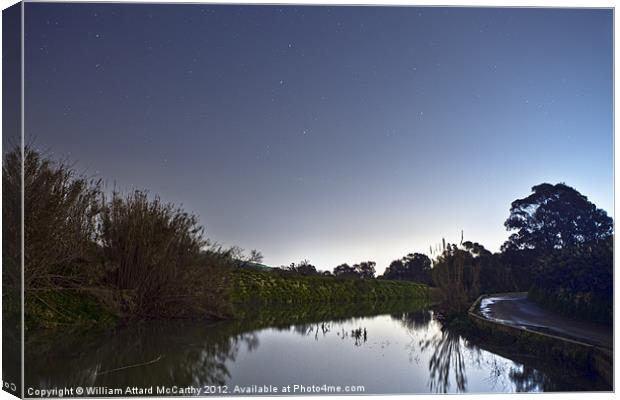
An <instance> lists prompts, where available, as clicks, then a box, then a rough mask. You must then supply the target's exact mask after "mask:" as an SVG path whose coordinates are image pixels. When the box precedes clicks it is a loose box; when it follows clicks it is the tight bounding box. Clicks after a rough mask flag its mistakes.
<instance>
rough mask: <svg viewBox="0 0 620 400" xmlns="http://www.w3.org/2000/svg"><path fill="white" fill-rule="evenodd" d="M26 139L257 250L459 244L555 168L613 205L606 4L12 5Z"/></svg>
mask: <svg viewBox="0 0 620 400" xmlns="http://www.w3.org/2000/svg"><path fill="white" fill-rule="evenodd" d="M25 19H26V25H25V32H26V41H25V60H26V69H25V90H26V91H25V96H26V97H25V106H26V112H25V121H26V123H25V135H26V141H27V142H33V143H34V144H35V146H36V147H37V148H39V149H45V150H48V151H49V152H51V153H53V155H54V157H63V158H68V159H70V160H72V161H75V162H76V167H77V168H78V170H80V171H81V172H84V173H86V174H90V175H96V176H99V177H101V178H103V179H104V180H105V181H106V182H107V188H108V190H112V189H113V188H114V186H115V185H116V187H117V189H121V190H123V191H125V192H127V191H129V190H131V189H132V188H142V189H148V190H149V191H150V193H153V194H159V195H160V196H161V198H162V199H163V200H165V201H170V202H174V203H176V204H178V205H182V207H183V208H185V209H186V210H187V211H190V212H193V213H195V214H196V215H198V216H199V218H200V221H201V223H203V224H204V226H205V227H206V232H207V236H208V237H209V238H211V239H212V240H215V241H217V242H220V243H223V244H226V245H233V244H235V245H239V246H241V247H243V248H246V249H252V248H256V249H258V250H261V251H262V252H263V254H264V255H265V260H264V262H265V263H266V264H269V265H274V266H277V265H282V264H289V263H291V262H297V261H300V260H302V259H308V260H310V262H312V263H313V264H314V265H316V266H317V267H318V268H319V269H332V268H333V267H335V266H336V265H338V264H339V263H343V262H348V263H350V264H351V263H356V262H360V261H365V260H374V261H376V262H377V271H378V272H382V271H383V269H384V268H385V267H386V266H387V265H388V264H389V262H390V261H391V260H393V259H396V258H400V257H402V256H404V255H405V254H407V253H409V252H426V253H428V248H429V246H430V245H435V244H436V243H439V242H441V238H442V237H445V238H446V240H447V241H458V240H460V232H461V230H464V233H465V239H469V240H472V241H478V242H480V243H482V244H483V245H485V246H486V247H487V248H489V249H491V250H498V249H499V246H500V245H501V243H502V242H503V241H504V240H505V239H506V238H507V236H508V234H509V233H508V232H507V231H506V230H505V228H504V226H503V222H504V221H505V220H506V218H507V217H508V213H509V207H510V203H511V202H512V201H513V200H515V199H517V198H521V197H525V196H527V195H528V194H529V193H530V188H531V187H532V186H533V185H536V184H539V183H542V182H549V183H557V182H565V183H567V184H569V185H571V186H573V187H575V188H576V189H577V190H579V191H580V192H581V193H583V194H585V195H586V196H588V197H589V199H590V200H591V201H593V202H594V203H595V204H596V205H597V206H599V207H601V208H603V209H605V210H606V211H608V212H609V213H610V215H611V216H613V125H612V124H613V120H612V117H613V111H612V73H613V70H612V26H613V25H612V24H613V21H612V11H611V10H602V9H599V10H587V9H580V10H567V9H508V8H504V9H483V8H413V7H410V8H383V7H309V6H308V7H300V6H296V7H293V6H269V7H267V6H213V5H211V6H209V5H178V4H177V5H145V4H129V5H119V4H91V5H89V4H41V3H28V4H26V16H25Z"/></svg>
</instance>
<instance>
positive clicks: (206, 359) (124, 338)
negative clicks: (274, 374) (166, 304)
mask: <svg viewBox="0 0 620 400" xmlns="http://www.w3.org/2000/svg"><path fill="white" fill-rule="evenodd" d="M237 328H238V327H235V326H234V324H227V323H221V324H214V325H211V326H209V325H204V326H200V325H195V324H187V325H186V324H183V323H175V324H164V325H162V324H159V325H153V324H148V325H144V326H143V325H138V326H135V327H131V328H125V329H119V330H117V331H115V332H111V333H108V334H101V332H90V333H83V332H82V333H81V334H74V335H72V334H68V333H66V332H65V333H55V334H52V337H50V334H47V335H44V336H43V337H34V338H31V340H30V341H29V344H28V346H27V347H26V349H27V352H26V360H25V361H26V364H27V366H28V367H27V368H26V371H27V376H26V386H33V387H40V388H48V387H54V386H59V385H66V386H73V387H75V386H107V387H124V386H129V385H131V386H134V385H138V386H139V385H144V386H150V385H152V384H153V382H157V384H159V385H170V386H172V385H177V386H187V385H193V386H203V385H223V384H225V383H226V382H227V381H228V380H229V378H230V373H229V371H228V368H227V367H226V363H227V362H228V361H234V360H235V359H236V357H237V354H238V353H239V350H240V346H241V345H245V346H246V347H247V350H248V351H253V350H255V349H256V348H257V347H258V346H259V341H258V336H257V335H256V334H255V333H236V332H239V331H238V329H237ZM51 346H53V347H54V349H53V351H51V350H52V349H50V347H51ZM59 347H60V348H59ZM78 349H79V350H78ZM49 354H54V356H53V358H50V359H45V357H49V356H47V355H49ZM58 365H62V366H63V368H62V369H61V368H58Z"/></svg>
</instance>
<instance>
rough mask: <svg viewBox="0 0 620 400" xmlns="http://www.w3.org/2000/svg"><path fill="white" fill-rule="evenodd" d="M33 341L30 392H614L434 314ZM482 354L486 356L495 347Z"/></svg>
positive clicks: (187, 326) (60, 335)
mask: <svg viewBox="0 0 620 400" xmlns="http://www.w3.org/2000/svg"><path fill="white" fill-rule="evenodd" d="M299 320H303V321H308V320H313V321H317V320H318V321H320V318H314V319H310V318H304V319H301V318H300V319H299ZM261 321H262V322H261ZM268 321H269V322H268ZM265 326H267V328H262V327H265ZM269 326H270V327H269ZM274 326H279V328H276V327H274ZM30 336H31V337H30V338H29V340H28V344H27V346H26V350H27V351H26V361H25V363H26V372H27V375H26V386H27V387H28V386H35V387H38V388H53V387H57V386H58V387H59V386H74V387H75V386H106V387H126V386H130V385H131V386H133V385H137V386H150V385H167V386H172V385H177V386H186V385H194V386H203V385H223V384H227V385H228V386H229V388H230V390H232V389H233V388H234V385H240V386H250V385H274V386H277V387H281V386H285V385H295V384H299V385H319V386H320V385H335V386H336V385H340V386H345V385H364V386H365V388H366V393H429V392H430V393H433V392H444V391H445V392H474V393H476V392H478V393H480V392H513V391H566V390H607V389H608V388H606V387H601V384H600V383H599V382H597V381H592V380H589V378H586V377H584V376H583V374H582V373H581V372H580V371H576V370H571V369H570V368H567V366H565V365H563V366H562V368H561V369H559V368H558V367H557V366H555V365H552V366H549V365H546V366H541V365H540V362H536V363H535V364H532V363H533V361H534V360H533V359H531V358H522V357H521V358H519V357H518V358H516V360H518V362H513V361H511V360H509V359H507V358H504V357H502V356H500V355H497V354H495V353H492V352H490V351H486V350H482V349H481V348H480V347H478V346H476V345H473V344H471V343H469V342H468V341H466V340H465V339H463V338H462V337H461V336H459V335H457V334H456V333H454V332H452V331H450V330H448V329H444V330H443V331H442V329H441V325H440V324H439V322H437V321H436V320H434V319H433V318H432V314H431V313H430V312H427V311H416V312H409V313H396V314H392V315H388V314H384V315H379V316H375V317H367V318H352V319H347V320H338V321H331V322H330V321H326V322H318V323H316V322H312V323H306V324H296V325H290V324H287V323H286V322H279V321H278V319H277V318H275V317H273V318H268V319H263V320H261V319H260V318H258V319H257V320H256V321H251V320H244V321H224V322H220V323H214V324H209V323H200V322H187V321H186V322H175V323H153V324H137V325H135V326H131V327H126V328H120V329H117V330H114V331H104V332H99V333H93V332H82V333H67V332H61V331H57V332H51V333H44V334H43V333H42V334H40V335H37V334H32V335H30ZM480 346H482V347H483V348H485V349H487V346H488V343H480ZM509 350H510V349H506V348H504V347H502V348H501V350H499V349H495V350H493V351H494V352H499V354H505V353H504V351H509ZM507 354H511V353H507ZM513 356H514V355H510V356H509V357H513ZM153 360H155V361H153ZM539 361H540V360H539ZM521 362H523V363H525V365H522V364H520V363H521ZM59 366H62V368H59ZM131 366H134V367H131ZM115 371H116V372H115ZM543 371H544V372H543Z"/></svg>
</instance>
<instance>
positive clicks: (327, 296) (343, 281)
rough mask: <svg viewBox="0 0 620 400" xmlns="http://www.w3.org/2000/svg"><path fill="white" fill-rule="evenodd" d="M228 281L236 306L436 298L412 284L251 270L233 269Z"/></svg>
mask: <svg viewBox="0 0 620 400" xmlns="http://www.w3.org/2000/svg"><path fill="white" fill-rule="evenodd" d="M231 280H232V282H233V283H232V289H231V301H232V303H233V304H236V305H244V304H252V305H265V304H272V305H287V304H288V305H296V304H310V303H312V304H318V303H323V304H325V303H329V304H335V303H356V302H377V301H388V300H389V301H395V300H407V299H409V300H426V299H431V298H435V297H436V296H437V292H436V291H434V290H433V289H432V288H429V287H428V286H426V285H422V284H417V283H412V282H397V281H387V280H374V279H347V278H334V277H325V276H319V275H312V276H306V275H298V274H281V273H278V272H277V271H269V272H268V271H257V270H252V269H236V270H235V271H234V272H233V273H232V274H231ZM237 308H238V307H237Z"/></svg>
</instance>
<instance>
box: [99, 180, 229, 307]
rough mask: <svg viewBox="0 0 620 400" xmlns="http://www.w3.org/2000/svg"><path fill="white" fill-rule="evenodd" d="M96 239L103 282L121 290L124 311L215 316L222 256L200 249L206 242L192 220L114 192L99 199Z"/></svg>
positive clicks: (142, 197) (141, 197)
mask: <svg viewBox="0 0 620 400" xmlns="http://www.w3.org/2000/svg"><path fill="white" fill-rule="evenodd" d="M100 227H101V232H100V243H101V245H102V248H103V255H104V258H103V262H104V265H105V270H106V280H107V282H108V283H109V284H111V285H112V286H113V287H114V288H116V289H117V290H119V291H120V292H121V293H127V295H128V296H127V297H126V298H125V304H124V310H123V311H124V312H125V313H128V314H130V315H135V316H137V317H140V318H158V317H187V316H194V315H201V314H202V315H205V316H206V315H220V314H221V312H222V311H221V309H220V308H221V307H220V304H214V302H216V303H220V301H217V299H218V298H219V296H216V295H215V293H217V292H218V291H220V290H222V288H223V285H224V276H223V275H224V267H226V266H229V265H230V261H231V259H230V258H229V257H227V256H223V257H218V256H217V254H216V253H207V252H204V253H203V252H201V249H202V248H203V247H205V246H206V245H207V244H208V242H207V241H206V240H205V239H204V238H203V228H202V227H201V226H200V225H198V219H197V218H196V217H195V216H193V215H190V214H188V213H186V212H184V211H183V210H181V209H178V208H174V206H173V205H172V204H164V203H162V202H161V200H160V199H159V198H158V197H155V198H154V199H153V200H150V199H149V198H148V196H147V194H146V193H145V192H141V191H135V192H133V193H131V194H130V195H128V196H126V197H124V198H123V197H121V195H119V194H118V193H114V194H113V196H112V199H111V200H110V201H109V202H107V203H106V202H104V204H103V205H102V213H101V225H100Z"/></svg>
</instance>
